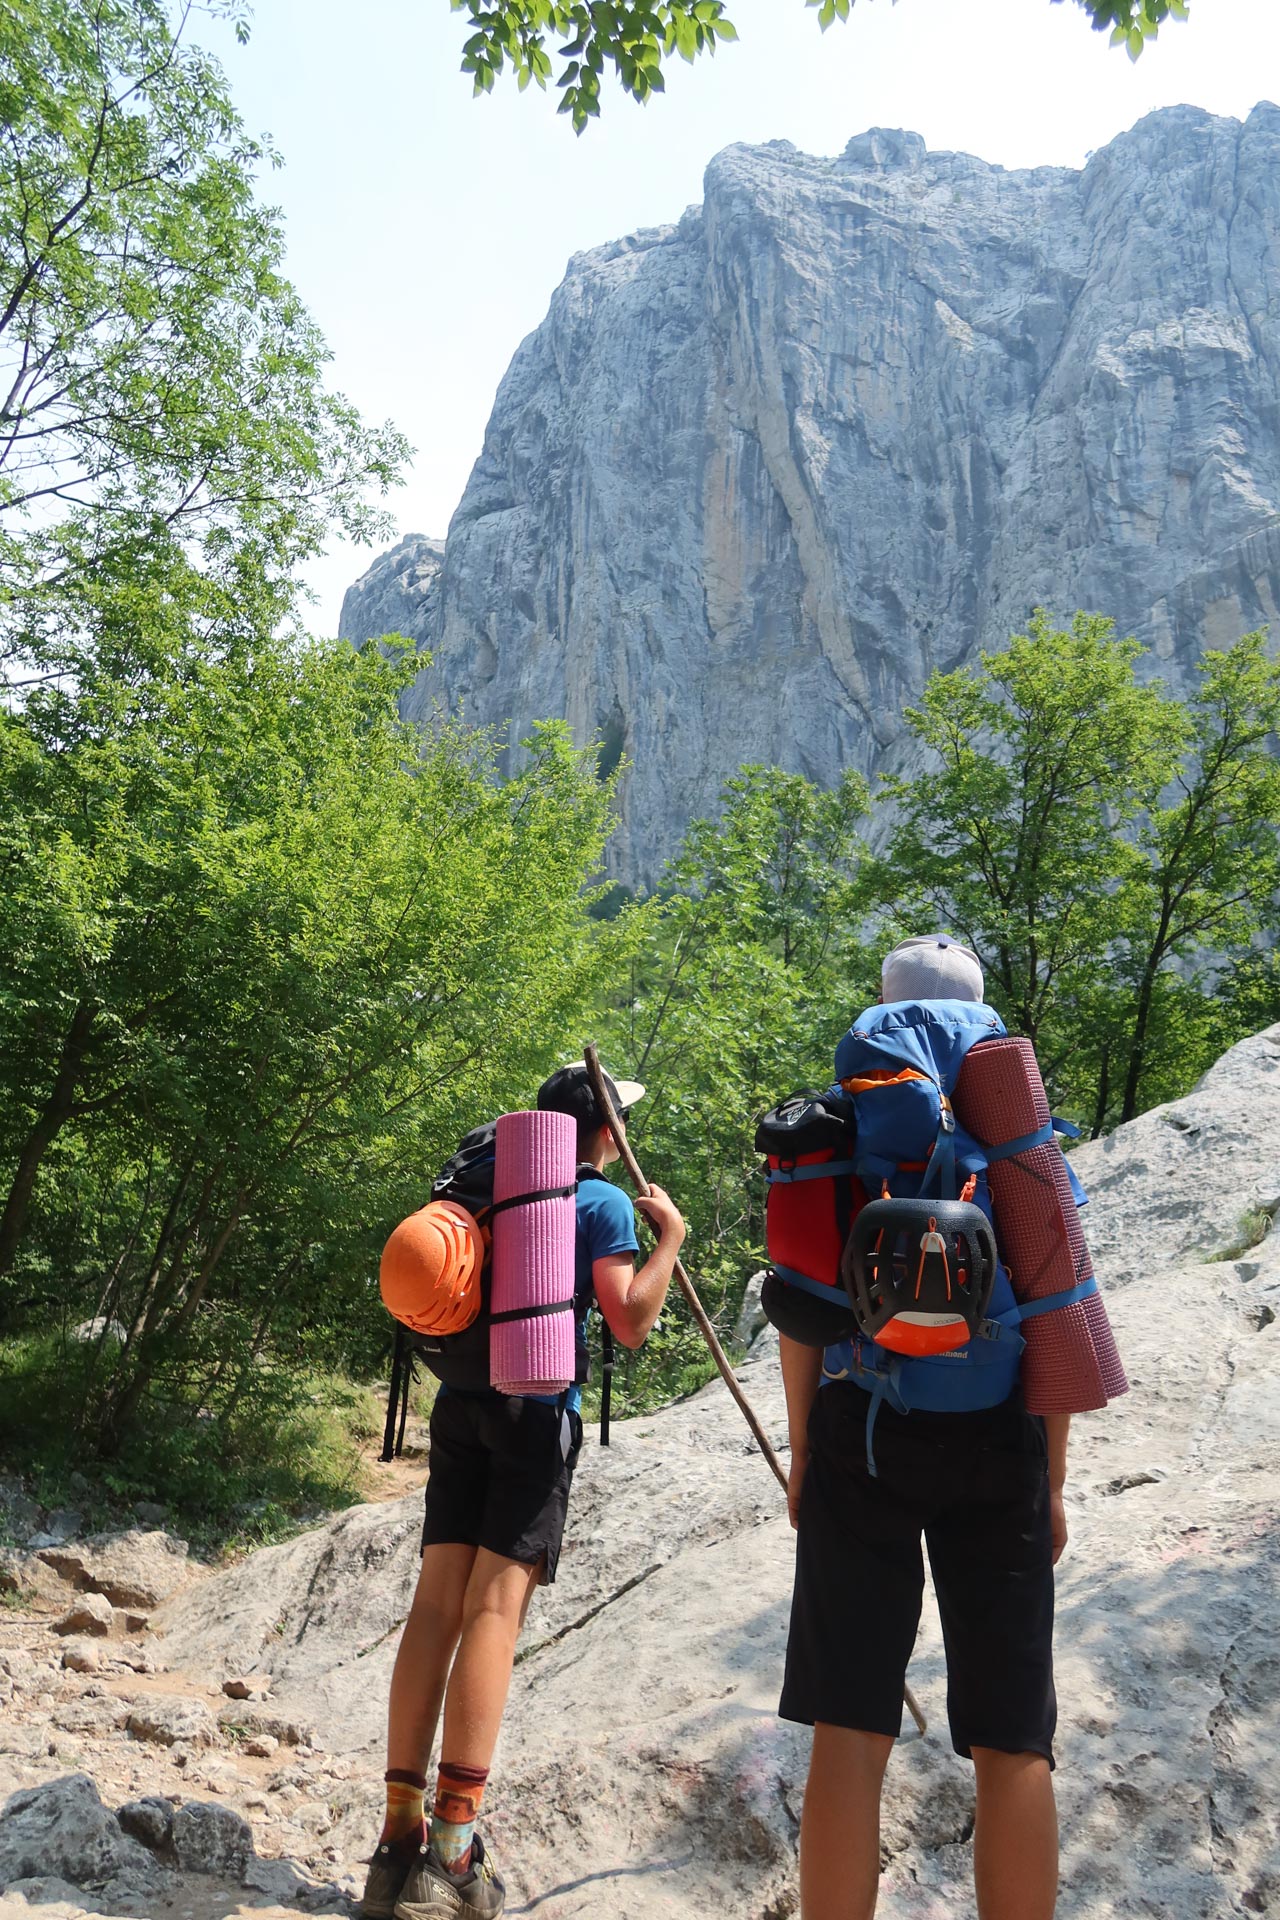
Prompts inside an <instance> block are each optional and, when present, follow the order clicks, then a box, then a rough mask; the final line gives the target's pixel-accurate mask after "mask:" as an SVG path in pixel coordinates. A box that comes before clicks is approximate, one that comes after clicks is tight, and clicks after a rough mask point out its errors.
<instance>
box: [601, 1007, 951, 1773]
mask: <svg viewBox="0 0 1280 1920" xmlns="http://www.w3.org/2000/svg"><path fill="white" fill-rule="evenodd" d="M582 1057H583V1059H584V1061H585V1062H586V1067H587V1072H588V1074H589V1075H590V1076H591V1086H592V1090H593V1091H594V1093H595V1096H596V1104H597V1106H598V1107H599V1109H600V1112H601V1113H602V1114H603V1115H604V1117H605V1120H606V1121H607V1122H608V1126H609V1131H610V1133H612V1135H613V1138H614V1142H615V1144H616V1145H617V1149H618V1152H619V1153H620V1154H621V1156H622V1164H623V1166H624V1167H625V1168H626V1170H627V1172H628V1173H629V1174H630V1176H631V1181H632V1184H633V1186H634V1187H635V1190H636V1192H637V1193H638V1194H639V1195H640V1198H641V1199H642V1200H644V1199H647V1198H648V1196H649V1192H650V1187H649V1182H648V1181H647V1180H646V1179H645V1177H644V1174H643V1173H642V1172H641V1171H640V1162H639V1161H638V1160H637V1159H636V1157H635V1155H634V1153H632V1151H631V1148H630V1146H629V1145H628V1144H627V1136H626V1134H625V1133H624V1132H623V1130H622V1127H621V1125H620V1124H619V1122H618V1115H617V1113H616V1111H615V1109H614V1105H613V1101H612V1100H611V1099H610V1098H609V1089H608V1086H607V1085H606V1083H605V1077H604V1073H603V1071H602V1069H601V1066H600V1056H599V1054H598V1053H597V1052H596V1048H595V1043H594V1041H592V1042H590V1043H589V1044H588V1045H587V1046H585V1047H584V1048H583V1050H582ZM674 1272H675V1277H676V1279H677V1280H678V1281H679V1283H680V1291H681V1293H683V1295H684V1297H685V1299H686V1300H687V1301H688V1303H689V1311H690V1313H691V1314H692V1315H693V1317H694V1319H695V1320H696V1322H697V1324H698V1331H699V1332H700V1333H701V1335H702V1337H703V1339H704V1340H705V1341H706V1343H707V1346H708V1348H709V1349H710V1352H711V1358H712V1359H713V1360H714V1361H715V1363H716V1367H717V1368H718V1370H719V1373H720V1378H721V1379H722V1380H723V1381H724V1383H725V1385H726V1387H728V1389H729V1392H730V1393H731V1394H732V1395H733V1397H734V1399H735V1400H736V1401H737V1403H738V1406H739V1408H740V1409H741V1412H742V1417H743V1419H744V1420H745V1421H746V1423H747V1425H748V1426H749V1427H750V1429H751V1432H752V1434H753V1436H754V1438H755V1442H756V1445H757V1446H758V1447H759V1449H760V1451H761V1453H762V1454H763V1455H764V1457H765V1459H766V1460H767V1461H768V1463H769V1465H770V1466H771V1467H772V1468H773V1471H774V1475H775V1477H776V1479H777V1482H778V1485H779V1486H780V1487H781V1488H782V1491H783V1492H784V1493H785V1492H786V1491H787V1474H786V1469H785V1468H784V1467H783V1465H782V1462H781V1461H780V1460H779V1458H778V1456H777V1454H776V1453H775V1452H774V1450H773V1448H772V1446H771V1445H770V1443H769V1439H768V1436H767V1434H766V1433H765V1430H764V1428H763V1427H762V1426H761V1424H760V1417H759V1415H758V1414H757V1413H756V1410H755V1408H754V1407H753V1406H752V1404H751V1402H750V1401H749V1400H748V1399H747V1396H746V1394H745V1393H744V1392H743V1391H742V1388H741V1386H740V1385H739V1382H738V1376H737V1374H736V1373H735V1372H734V1370H733V1368H732V1367H731V1366H730V1364H729V1360H728V1356H727V1355H726V1353H725V1350H724V1348H723V1347H722V1346H721V1345H720V1342H719V1339H718V1338H717V1336H716V1330H715V1328H714V1327H713V1326H712V1324H711V1321H710V1320H709V1319H708V1317H707V1310H706V1308H705V1307H704V1306H703V1304H702V1302H701V1300H700V1299H699V1298H698V1292H697V1288H696V1287H695V1286H694V1284H693V1282H692V1280H691V1279H690V1278H689V1275H688V1273H687V1272H686V1271H685V1265H684V1262H683V1260H681V1259H680V1258H679V1256H678V1255H677V1257H676V1262H675V1268H674ZM903 1698H904V1699H905V1701H906V1703H907V1709H908V1711H909V1712H910V1714H911V1718H912V1719H913V1720H914V1721H915V1723H916V1725H917V1727H919V1729H920V1733H921V1736H922V1737H923V1735H924V1734H925V1732H926V1731H927V1723H926V1721H925V1717H924V1714H923V1713H922V1712H921V1711H920V1703H919V1702H918V1700H917V1699H916V1697H915V1695H914V1693H912V1691H911V1689H910V1687H904V1688H903Z"/></svg>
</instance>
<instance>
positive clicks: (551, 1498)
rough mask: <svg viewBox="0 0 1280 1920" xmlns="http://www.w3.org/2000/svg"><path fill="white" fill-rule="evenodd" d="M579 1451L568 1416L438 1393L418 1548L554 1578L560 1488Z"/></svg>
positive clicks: (562, 1504)
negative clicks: (482, 1551)
mask: <svg viewBox="0 0 1280 1920" xmlns="http://www.w3.org/2000/svg"><path fill="white" fill-rule="evenodd" d="M581 1447H582V1421H581V1420H580V1419H579V1417H578V1415H577V1414H576V1413H572V1412H569V1411H568V1410H567V1409H562V1408H561V1407H560V1406H558V1405H554V1406H553V1405H551V1404H550V1403H549V1402H547V1401H545V1400H522V1399H520V1398H518V1397H515V1396H511V1395H508V1394H503V1393H462V1392H459V1391H458V1390H457V1389H456V1388H451V1389H450V1390H449V1391H448V1392H444V1391H442V1392H440V1393H439V1394H438V1395H437V1396H436V1403H435V1406H434V1407H433V1408H432V1409H431V1464H430V1472H429V1474H428V1476H427V1492H426V1514H425V1517H424V1519H423V1523H422V1544H423V1546H424V1547H438V1546H444V1545H455V1544H456V1545H461V1546H467V1547H487V1548H488V1549H489V1552H490V1553H498V1554H501V1555H502V1557H503V1559H505V1560H519V1561H521V1562H522V1563H523V1564H524V1565H525V1566H529V1567H533V1566H537V1564H538V1563H539V1561H543V1562H544V1563H545V1564H544V1566H543V1572H542V1580H543V1584H544V1585H547V1584H549V1583H550V1582H551V1581H552V1580H554V1579H555V1577H556V1562H557V1561H558V1560H559V1558H560V1542H561V1540H562V1539H563V1537H564V1520H565V1514H566V1512H567V1511H568V1507H569V1485H570V1482H571V1481H572V1479H573V1469H574V1467H575V1466H576V1465H577V1462H578V1454H579V1451H580V1450H581Z"/></svg>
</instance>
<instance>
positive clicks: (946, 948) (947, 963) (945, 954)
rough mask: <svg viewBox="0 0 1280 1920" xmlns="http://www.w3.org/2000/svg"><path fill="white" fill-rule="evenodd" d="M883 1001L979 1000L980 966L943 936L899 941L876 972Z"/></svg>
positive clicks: (973, 955) (969, 951)
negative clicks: (878, 972) (878, 973)
mask: <svg viewBox="0 0 1280 1920" xmlns="http://www.w3.org/2000/svg"><path fill="white" fill-rule="evenodd" d="M880 996H881V998H882V999H883V1000H981V998H982V962H981V960H979V958H978V956H977V954H976V953H975V952H974V951H973V949H972V947H966V946H962V945H961V943H960V942H959V941H958V940H952V939H950V938H949V937H948V935H946V934H945V933H936V934H934V933H921V934H917V935H915V937H914V938H912V939H910V940H900V941H899V942H898V944H897V946H896V947H895V948H894V949H893V951H892V952H891V953H887V954H886V955H885V957H884V961H883V963H882V964H881V968H880Z"/></svg>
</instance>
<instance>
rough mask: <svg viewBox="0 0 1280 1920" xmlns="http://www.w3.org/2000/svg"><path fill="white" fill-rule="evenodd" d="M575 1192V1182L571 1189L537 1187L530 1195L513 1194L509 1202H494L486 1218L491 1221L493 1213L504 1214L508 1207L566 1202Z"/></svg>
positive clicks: (576, 1185)
mask: <svg viewBox="0 0 1280 1920" xmlns="http://www.w3.org/2000/svg"><path fill="white" fill-rule="evenodd" d="M577 1191H578V1183H577V1181H576V1180H575V1181H574V1183H573V1185H572V1186H571V1187H538V1188H536V1189H535V1190H534V1192H532V1193H513V1194H512V1195H511V1197H510V1199H509V1200H495V1201H494V1203H493V1205H492V1206H491V1207H490V1208H489V1209H488V1211H487V1215H486V1217H487V1218H488V1219H490V1220H492V1218H493V1216H494V1214H495V1213H505V1212H506V1210H507V1208H508V1207H531V1206H532V1205H533V1203H534V1201H535V1200H567V1199H569V1197H570V1195H572V1194H575V1193H576V1192H577Z"/></svg>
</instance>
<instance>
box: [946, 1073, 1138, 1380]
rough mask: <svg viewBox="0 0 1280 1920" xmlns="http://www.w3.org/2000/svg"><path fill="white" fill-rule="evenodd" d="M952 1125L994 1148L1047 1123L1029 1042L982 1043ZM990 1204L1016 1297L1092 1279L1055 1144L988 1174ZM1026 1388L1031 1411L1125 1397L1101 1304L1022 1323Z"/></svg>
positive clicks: (1039, 1296)
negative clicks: (1122, 1395) (1121, 1395)
mask: <svg viewBox="0 0 1280 1920" xmlns="http://www.w3.org/2000/svg"><path fill="white" fill-rule="evenodd" d="M955 1110H956V1118H957V1119H958V1120H959V1122H960V1125H961V1126H962V1127H963V1128H964V1129H965V1131H966V1132H968V1133H971V1134H972V1135H973V1136H974V1138H975V1139H976V1140H978V1141H980V1142H981V1143H982V1145H984V1146H988V1147H999V1146H1004V1145H1006V1144H1007V1143H1008V1142H1009V1141H1010V1140H1020V1139H1022V1138H1023V1137H1024V1136H1025V1135H1027V1134H1029V1133H1035V1132H1036V1131H1037V1130H1038V1129H1039V1128H1041V1127H1045V1126H1047V1125H1048V1123H1049V1101H1048V1097H1047V1095H1046V1094H1045V1090H1044V1081H1043V1080H1042V1079H1041V1077H1040V1068H1039V1066H1038V1064H1037V1062H1036V1056H1035V1049H1034V1048H1033V1047H1032V1045H1031V1042H1030V1041H1029V1040H1016V1039H1012V1038H1009V1039H1003V1040H983V1041H981V1042H980V1043H979V1044H978V1045H977V1046H976V1047H974V1048H973V1049H972V1050H971V1052H970V1053H969V1055H968V1058H967V1059H966V1060H965V1063H964V1066H963V1067H962V1068H961V1071H960V1078H959V1080H958V1081H957V1082H956V1089H955ZM987 1178H988V1180H989V1181H990V1184H991V1206H992V1211H993V1212H994V1214H995V1222H996V1237H997V1239H998V1241H999V1244H1000V1253H1001V1257H1002V1259H1003V1260H1004V1262H1005V1265H1006V1266H1007V1267H1008V1269H1009V1278H1010V1281H1011V1283H1012V1286H1013V1293H1014V1298H1015V1299H1016V1300H1018V1301H1019V1302H1023V1301H1030V1300H1043V1299H1045V1298H1046V1297H1047V1296H1048V1295H1049V1294H1052V1293H1062V1292H1065V1291H1067V1290H1068V1289H1070V1288H1071V1287H1074V1286H1075V1285H1077V1283H1078V1282H1080V1281H1082V1280H1087V1279H1088V1278H1089V1277H1090V1275H1091V1274H1092V1272H1093V1261H1092V1259H1091V1258H1090V1255H1089V1249H1088V1247H1087V1246H1086V1245H1085V1239H1084V1233H1083V1231H1082V1230H1081V1226H1080V1210H1079V1208H1078V1207H1077V1206H1076V1203H1075V1200H1074V1198H1073V1196H1072V1192H1071V1184H1070V1182H1069V1181H1068V1179H1067V1169H1066V1163H1065V1161H1064V1160H1063V1158H1062V1150H1061V1148H1060V1147H1059V1146H1058V1143H1057V1141H1056V1140H1050V1141H1047V1142H1046V1143H1045V1144H1044V1145H1042V1146H1038V1147H1028V1148H1026V1149H1024V1150H1023V1151H1022V1152H1021V1153H1014V1154H1010V1155H1009V1157H1008V1158H1007V1159H1004V1160H997V1161H995V1162H994V1163H993V1164H992V1166H991V1167H990V1169H989V1171H988V1174H987ZM1020 1332H1021V1334H1022V1337H1023V1339H1024V1340H1025V1341H1026V1343H1027V1350H1026V1352H1025V1353H1024V1354H1023V1356H1022V1391H1023V1397H1024V1398H1025V1400H1026V1403H1027V1407H1028V1408H1029V1410H1030V1411H1031V1412H1032V1413H1085V1412H1087V1411H1088V1410H1089V1409H1090V1408H1092V1407H1105V1406H1106V1404H1107V1402H1108V1400H1114V1399H1116V1398H1117V1397H1118V1396H1119V1395H1120V1394H1122V1393H1127V1392H1128V1389H1129V1383H1128V1381H1127V1380H1126V1379H1125V1374H1124V1367H1123V1366H1122V1365H1121V1362H1120V1355H1119V1353H1118V1352H1117V1351H1116V1343H1115V1340H1114V1338H1113V1336H1112V1332H1111V1323H1110V1321H1109V1320H1108V1318H1107V1310H1106V1308H1105V1306H1104V1305H1103V1304H1102V1297H1101V1295H1100V1294H1098V1293H1093V1294H1090V1295H1089V1296H1088V1298H1087V1299H1084V1300H1077V1301H1074V1302H1073V1303H1072V1304H1071V1305H1070V1306H1067V1307H1059V1308H1056V1309H1055V1310H1054V1311H1053V1312H1051V1313H1042V1314H1040V1315H1038V1316H1037V1317H1036V1318H1034V1319H1030V1320H1024V1321H1023V1322H1022V1326H1021V1328H1020Z"/></svg>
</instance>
